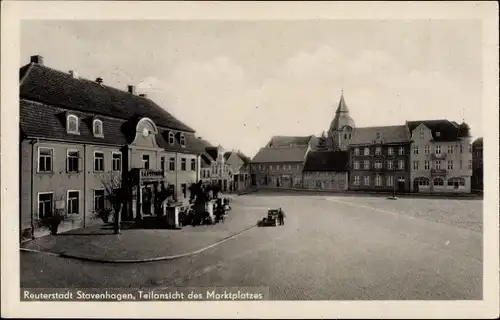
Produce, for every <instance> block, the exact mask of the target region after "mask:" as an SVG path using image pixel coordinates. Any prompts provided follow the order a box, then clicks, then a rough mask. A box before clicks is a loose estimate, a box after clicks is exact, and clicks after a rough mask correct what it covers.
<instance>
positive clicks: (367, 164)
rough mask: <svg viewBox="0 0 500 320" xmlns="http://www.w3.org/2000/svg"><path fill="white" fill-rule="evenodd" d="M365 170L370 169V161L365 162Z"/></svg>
mask: <svg viewBox="0 0 500 320" xmlns="http://www.w3.org/2000/svg"><path fill="white" fill-rule="evenodd" d="M364 168H365V169H370V161H368V160H365V161H364Z"/></svg>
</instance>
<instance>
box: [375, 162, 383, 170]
mask: <svg viewBox="0 0 500 320" xmlns="http://www.w3.org/2000/svg"><path fill="white" fill-rule="evenodd" d="M375 169H382V160H375Z"/></svg>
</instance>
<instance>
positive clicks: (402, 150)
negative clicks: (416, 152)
mask: <svg viewBox="0 0 500 320" xmlns="http://www.w3.org/2000/svg"><path fill="white" fill-rule="evenodd" d="M404 154H405V147H399V155H400V156H402V155H404Z"/></svg>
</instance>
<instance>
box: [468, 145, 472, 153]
mask: <svg viewBox="0 0 500 320" xmlns="http://www.w3.org/2000/svg"><path fill="white" fill-rule="evenodd" d="M469 153H472V144H469Z"/></svg>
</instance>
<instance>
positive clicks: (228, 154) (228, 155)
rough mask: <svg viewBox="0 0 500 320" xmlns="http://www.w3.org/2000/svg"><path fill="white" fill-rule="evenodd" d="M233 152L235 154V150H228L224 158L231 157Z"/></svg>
mask: <svg viewBox="0 0 500 320" xmlns="http://www.w3.org/2000/svg"><path fill="white" fill-rule="evenodd" d="M231 154H233V152H232V151H227V152H224V160H227V159H229V157H230V156H231Z"/></svg>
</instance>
